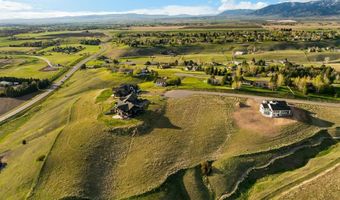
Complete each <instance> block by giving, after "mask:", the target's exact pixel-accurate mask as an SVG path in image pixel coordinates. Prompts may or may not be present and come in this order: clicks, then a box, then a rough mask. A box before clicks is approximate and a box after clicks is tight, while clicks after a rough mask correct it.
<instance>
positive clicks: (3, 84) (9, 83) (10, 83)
mask: <svg viewBox="0 0 340 200" xmlns="http://www.w3.org/2000/svg"><path fill="white" fill-rule="evenodd" d="M13 85H14V84H13V83H12V82H8V81H1V82H0V86H2V87H9V86H13Z"/></svg>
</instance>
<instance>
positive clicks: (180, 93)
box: [165, 90, 340, 108]
mask: <svg viewBox="0 0 340 200" xmlns="http://www.w3.org/2000/svg"><path fill="white" fill-rule="evenodd" d="M196 94H198V95H218V96H229V97H240V98H252V99H255V100H258V101H262V100H265V99H277V100H283V101H287V102H289V103H298V104H309V105H318V106H327V107H337V108H340V103H328V102H316V101H308V100H299V99H285V98H274V97H266V96H256V95H251V94H235V93H224V92H208V91H193V90H171V91H168V92H166V93H165V96H166V97H168V98H185V97H188V96H191V95H196Z"/></svg>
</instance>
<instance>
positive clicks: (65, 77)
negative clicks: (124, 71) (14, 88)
mask: <svg viewBox="0 0 340 200" xmlns="http://www.w3.org/2000/svg"><path fill="white" fill-rule="evenodd" d="M106 48H107V47H106V46H104V45H103V46H102V50H101V51H99V52H98V53H97V54H94V55H92V56H89V57H87V58H85V59H84V60H82V61H80V62H79V63H78V64H76V65H75V66H73V67H72V69H70V70H69V71H68V72H67V73H66V75H63V77H62V78H61V79H60V80H58V81H57V82H55V83H53V84H52V86H51V87H50V88H49V89H47V90H45V91H44V92H43V93H41V94H39V95H37V96H36V97H34V98H33V99H31V100H30V101H28V102H26V103H24V104H23V105H20V106H19V107H17V108H15V109H14V110H11V111H9V112H8V113H5V114H4V115H2V116H0V123H1V122H4V121H6V120H8V119H9V118H11V117H13V116H15V115H17V114H19V113H21V112H23V111H25V110H27V109H29V108H31V107H32V106H33V105H34V104H36V103H37V102H39V101H41V100H43V99H45V98H46V97H47V96H49V95H50V94H51V93H53V92H54V91H55V90H57V89H58V88H59V87H60V86H61V85H62V84H63V83H64V82H65V81H67V80H68V79H69V78H70V77H71V76H72V75H73V74H74V73H75V72H76V71H77V70H79V69H80V67H81V66H82V65H83V64H85V63H87V62H88V61H90V60H92V59H95V58H97V57H98V56H100V55H101V54H102V53H103V52H104V51H105V50H106ZM39 59H41V58H39ZM44 60H45V59H44ZM47 63H49V61H48V60H47ZM49 65H50V64H49Z"/></svg>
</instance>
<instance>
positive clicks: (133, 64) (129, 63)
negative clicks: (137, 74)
mask: <svg viewBox="0 0 340 200" xmlns="http://www.w3.org/2000/svg"><path fill="white" fill-rule="evenodd" d="M121 64H122V65H128V66H136V63H134V62H132V61H126V62H123V63H121Z"/></svg>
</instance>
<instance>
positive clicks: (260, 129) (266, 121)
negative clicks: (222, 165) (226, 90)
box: [233, 99, 301, 136]
mask: <svg viewBox="0 0 340 200" xmlns="http://www.w3.org/2000/svg"><path fill="white" fill-rule="evenodd" d="M237 107H238V108H237V110H236V112H234V114H233V118H234V121H235V124H236V125H237V126H238V127H239V128H241V129H246V130H248V131H252V132H254V133H257V134H262V135H264V136H277V134H279V133H280V128H281V127H282V126H285V125H290V124H293V123H296V122H297V121H298V120H297V119H295V117H292V118H274V119H273V118H268V117H264V116H263V115H262V114H261V113H260V111H259V109H260V104H259V102H256V101H255V100H253V99H248V100H247V102H246V103H245V104H243V105H242V106H239V105H237ZM293 112H294V111H293ZM295 115H301V114H300V113H295V112H294V116H295Z"/></svg>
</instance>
